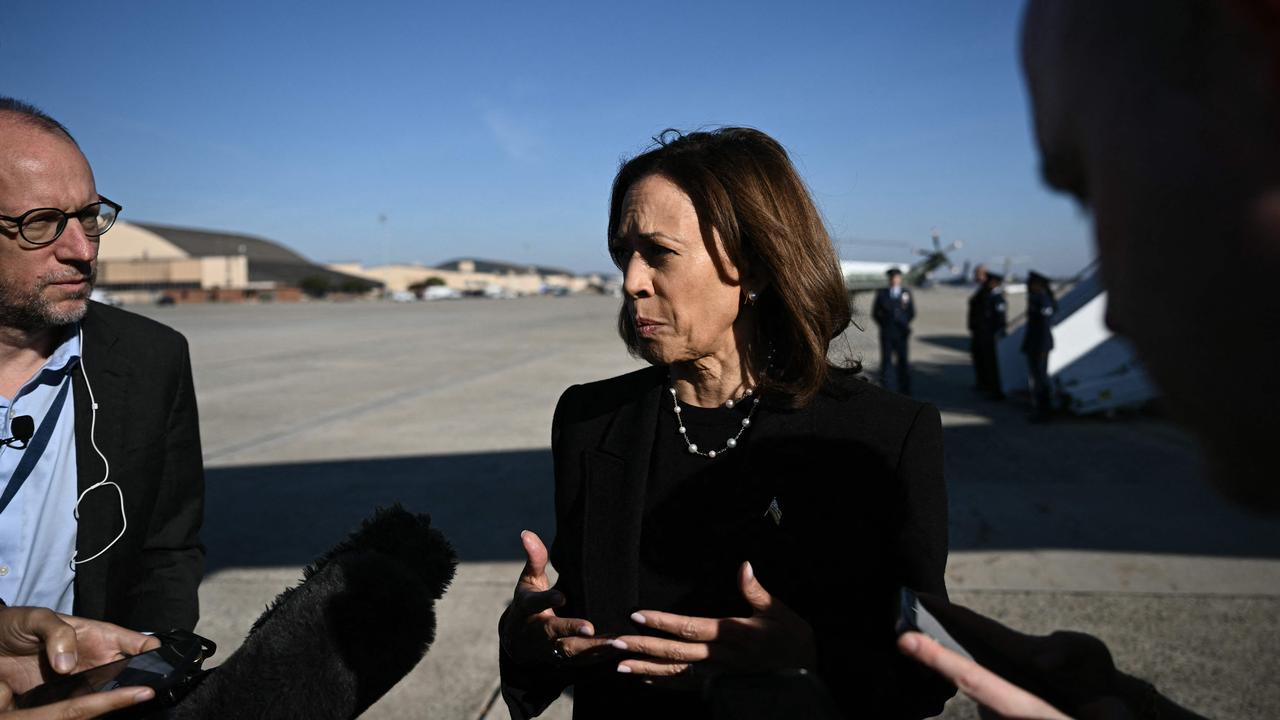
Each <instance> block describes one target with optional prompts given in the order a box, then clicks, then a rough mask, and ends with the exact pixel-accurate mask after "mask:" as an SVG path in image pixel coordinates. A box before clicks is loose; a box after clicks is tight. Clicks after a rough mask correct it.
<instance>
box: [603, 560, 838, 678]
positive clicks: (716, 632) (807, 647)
mask: <svg viewBox="0 0 1280 720" xmlns="http://www.w3.org/2000/svg"><path fill="white" fill-rule="evenodd" d="M738 587H739V588H740V589H741V590H742V596H743V597H744V598H746V600H747V602H748V603H749V604H750V605H751V607H752V609H753V610H754V611H755V612H754V613H753V614H752V615H751V617H748V618H704V617H690V616H688V615H674V614H672V613H665V612H658V611H655V610H641V611H639V612H636V613H634V614H632V616H631V619H632V620H633V621H635V622H636V623H638V624H640V625H644V626H645V627H647V628H652V629H654V630H660V631H662V632H664V633H667V634H669V635H672V636H674V637H675V638H676V639H670V638H663V637H653V636H650V635H621V636H619V637H617V638H615V639H614V640H612V641H611V642H610V645H612V646H613V647H615V648H617V649H619V650H625V651H626V652H629V653H631V654H632V655H634V656H635V657H632V658H629V659H627V660H623V661H622V662H621V663H619V664H618V672H620V673H634V674H636V675H647V676H653V677H668V676H672V675H679V674H681V673H684V672H687V671H688V670H689V669H690V668H692V667H693V666H695V665H702V664H704V663H705V664H710V665H714V666H715V667H723V668H726V669H730V670H734V671H738V672H763V671H768V670H777V669H782V668H808V669H813V668H814V666H815V665H816V664H817V649H816V647H815V645H814V639H813V628H811V627H810V626H809V623H808V622H806V621H805V620H804V618H802V617H800V616H799V615H797V614H796V613H795V612H793V611H792V610H791V609H790V608H788V607H787V606H786V605H784V604H783V603H782V602H781V601H779V600H775V599H774V598H773V596H772V595H770V594H769V592H768V591H767V590H765V589H764V586H763V585H761V584H760V581H759V580H757V579H756V577H755V573H754V572H753V571H752V569H751V563H749V562H748V563H743V564H742V567H741V568H740V569H739V570H738Z"/></svg>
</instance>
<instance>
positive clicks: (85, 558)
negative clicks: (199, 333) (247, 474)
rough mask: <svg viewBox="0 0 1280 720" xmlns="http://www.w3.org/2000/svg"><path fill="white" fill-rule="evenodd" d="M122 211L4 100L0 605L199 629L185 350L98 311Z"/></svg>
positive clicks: (78, 161)
mask: <svg viewBox="0 0 1280 720" xmlns="http://www.w3.org/2000/svg"><path fill="white" fill-rule="evenodd" d="M120 209H121V208H120V205H118V204H116V203H115V202H112V201H111V200H109V199H107V198H104V197H103V196H102V195H100V194H98V188H97V185H96V183H95V181H94V175H93V170H92V168H90V166H89V161H88V160H87V159H86V158H85V156H84V153H82V152H81V151H80V146H79V145H77V144H76V141H75V140H74V139H73V138H72V137H71V134H70V133H69V132H68V131H67V129H66V128H65V127H64V126H63V125H62V124H61V123H59V122H58V121H56V120H54V119H53V118H52V117H50V116H49V115H47V114H45V113H43V112H41V111H40V110H38V109H36V108H35V107H32V106H31V105H28V104H26V103H23V102H21V101H18V100H15V99H13V98H7V97H2V96H0V432H2V433H3V437H5V438H10V437H13V436H14V434H15V433H14V426H13V419H14V418H15V417H20V416H28V417H30V418H31V421H32V422H33V423H34V425H35V429H34V434H33V436H32V437H31V438H30V439H29V440H28V442H26V443H25V446H24V445H23V444H21V443H16V444H8V445H6V446H5V447H2V448H0V559H3V560H4V562H5V564H4V566H3V569H2V571H0V599H3V601H4V602H5V603H7V604H9V605H15V606H17V605H27V606H35V607H47V608H51V609H53V610H56V611H58V612H61V613H68V614H69V613H73V612H74V613H75V614H76V615H80V616H83V617H88V618H93V619H96V620H106V621H109V622H114V623H117V624H119V625H123V626H125V627H129V628H132V629H135V630H145V631H156V632H163V631H167V630H172V629H182V630H191V629H192V628H194V627H195V624H196V619H197V617H198V615H199V604H198V599H197V595H196V588H197V586H198V585H199V584H200V578H201V576H202V575H203V570H204V547H203V546H202V545H201V544H200V539H199V530H200V524H201V522H202V519H203V507H204V469H203V460H202V458H201V453H200V430H199V423H198V420H197V417H196V401H195V391H194V389H193V387H192V382H191V363H190V358H189V355H188V352H187V343H186V340H185V339H184V338H183V337H182V336H181V335H179V334H178V333H177V332H174V331H173V330H171V329H169V328H167V327H165V326H163V325H161V324H159V323H157V322H155V321H152V320H148V319H146V318H143V317H141V316H139V315H135V314H133V313H130V312H126V311H124V310H120V309H117V308H113V307H108V306H106V305H101V304H99V303H95V302H92V301H90V299H89V296H90V293H91V292H92V290H93V285H94V282H95V280H96V278H97V271H98V246H99V243H100V242H102V238H103V236H104V235H105V234H106V233H107V231H109V230H110V229H111V226H112V224H113V223H114V222H115V220H116V217H117V214H118V213H119V212H120Z"/></svg>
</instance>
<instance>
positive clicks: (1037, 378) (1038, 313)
mask: <svg viewBox="0 0 1280 720" xmlns="http://www.w3.org/2000/svg"><path fill="white" fill-rule="evenodd" d="M1057 313H1058V299H1057V298H1055V297H1054V296H1053V288H1052V287H1051V286H1050V284H1049V278H1047V277H1045V276H1044V275H1041V274H1040V273H1038V272H1036V271H1035V270H1032V271H1031V272H1030V273H1028V274H1027V327H1026V332H1025V334H1024V335H1023V336H1022V348H1021V350H1022V353H1023V354H1024V355H1026V356H1027V374H1028V375H1029V376H1030V378H1031V405H1032V413H1031V421H1032V422H1047V421H1048V420H1049V418H1050V417H1052V415H1053V390H1052V386H1051V384H1050V380H1049V351H1050V350H1053V318H1054V316H1055V315H1056V314H1057Z"/></svg>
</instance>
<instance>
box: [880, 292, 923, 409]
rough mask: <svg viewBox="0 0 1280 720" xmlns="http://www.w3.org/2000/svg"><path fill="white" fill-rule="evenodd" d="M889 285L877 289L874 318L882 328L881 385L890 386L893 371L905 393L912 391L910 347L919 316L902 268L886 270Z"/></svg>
mask: <svg viewBox="0 0 1280 720" xmlns="http://www.w3.org/2000/svg"><path fill="white" fill-rule="evenodd" d="M885 275H886V276H887V277H888V278H889V287H887V288H881V289H879V290H877V291H876V299H875V303H874V304H873V305H872V306H871V318H872V319H873V320H875V321H876V325H877V326H878V327H879V328H880V387H882V388H888V387H889V374H890V371H892V374H893V379H894V385H893V388H894V389H895V390H897V391H898V392H900V393H902V394H903V395H910V394H911V363H910V360H909V358H908V355H907V346H908V345H909V344H910V342H909V341H910V339H911V321H913V320H915V319H916V303H915V300H914V299H912V297H911V291H910V290H907V289H906V288H904V287H902V271H901V270H899V269H898V268H889V271H888V272H886V273H885Z"/></svg>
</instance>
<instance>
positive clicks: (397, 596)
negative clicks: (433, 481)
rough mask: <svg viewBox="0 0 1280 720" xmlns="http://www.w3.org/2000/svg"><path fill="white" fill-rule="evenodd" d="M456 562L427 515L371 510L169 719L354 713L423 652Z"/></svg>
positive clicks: (321, 717)
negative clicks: (435, 606)
mask: <svg viewBox="0 0 1280 720" xmlns="http://www.w3.org/2000/svg"><path fill="white" fill-rule="evenodd" d="M456 566H457V556H456V554H455V553H454V551H453V548H452V547H451V546H450V545H449V543H448V541H447V540H446V539H445V537H444V535H443V534H441V533H440V531H439V530H435V529H433V528H432V527H431V518H430V517H429V516H427V515H414V514H411V513H409V512H407V511H405V510H404V509H403V508H401V507H399V506H398V505H397V506H395V507H393V508H391V509H385V510H379V511H378V512H377V513H375V515H374V517H373V518H371V519H369V520H366V521H365V522H364V524H363V525H362V526H361V528H360V529H359V530H357V531H356V532H355V533H353V534H352V535H351V536H350V537H348V538H347V539H346V540H345V541H343V542H342V543H339V544H338V545H337V546H336V547H334V548H333V549H332V550H330V551H329V552H328V553H326V554H325V555H324V556H323V557H321V558H320V559H319V560H317V561H316V562H315V563H314V564H312V565H311V566H309V567H307V568H306V569H305V570H304V572H303V582H302V584H300V585H298V586H297V587H294V588H290V589H288V590H285V591H284V592H283V593H281V594H280V596H279V597H277V598H276V600H275V602H274V603H272V605H271V607H269V608H268V609H267V611H266V612H265V613H263V615H262V617H260V618H258V621H257V622H256V623H255V624H254V626H253V629H252V630H251V631H250V632H249V636H248V638H246V639H245V641H244V644H243V645H241V646H240V648H239V649H238V650H236V652H235V653H233V654H232V655H231V657H229V658H227V660H226V662H224V663H223V664H222V665H221V666H219V667H218V668H216V669H215V670H214V671H213V672H212V673H211V674H210V675H209V676H208V677H206V678H205V679H204V680H203V681H202V682H201V683H200V685H199V686H198V687H196V689H195V690H193V691H192V692H191V694H190V695H188V696H187V697H186V698H184V699H183V700H182V702H181V703H179V704H178V706H177V707H175V708H173V710H171V711H170V715H169V717H170V718H171V719H172V720H203V719H205V718H208V719H209V720H214V719H215V718H217V719H218V720H222V719H224V718H229V717H234V718H264V719H265V718H316V719H317V720H324V719H326V718H334V719H335V720H336V719H338V718H354V717H356V716H358V715H359V714H360V713H362V712H364V711H365V710H366V709H368V707H369V706H370V705H372V704H373V703H374V702H376V701H377V700H378V698H380V697H382V696H383V695H384V694H385V693H386V692H387V691H388V690H390V689H391V688H392V687H393V686H394V685H395V684H396V683H397V682H399V681H400V679H401V678H403V677H404V676H405V675H406V674H408V673H409V671H410V670H412V669H413V668H414V666H415V665H417V664H418V661H419V660H421V659H422V656H423V655H425V654H426V652H427V648H428V647H429V646H430V645H431V641H432V640H433V639H434V638H435V627H436V619H435V608H434V605H435V601H436V600H438V599H439V598H440V597H441V596H442V595H443V594H444V591H445V589H446V588H448V586H449V583H450V582H451V581H452V580H453V575H454V571H455V569H456Z"/></svg>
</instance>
